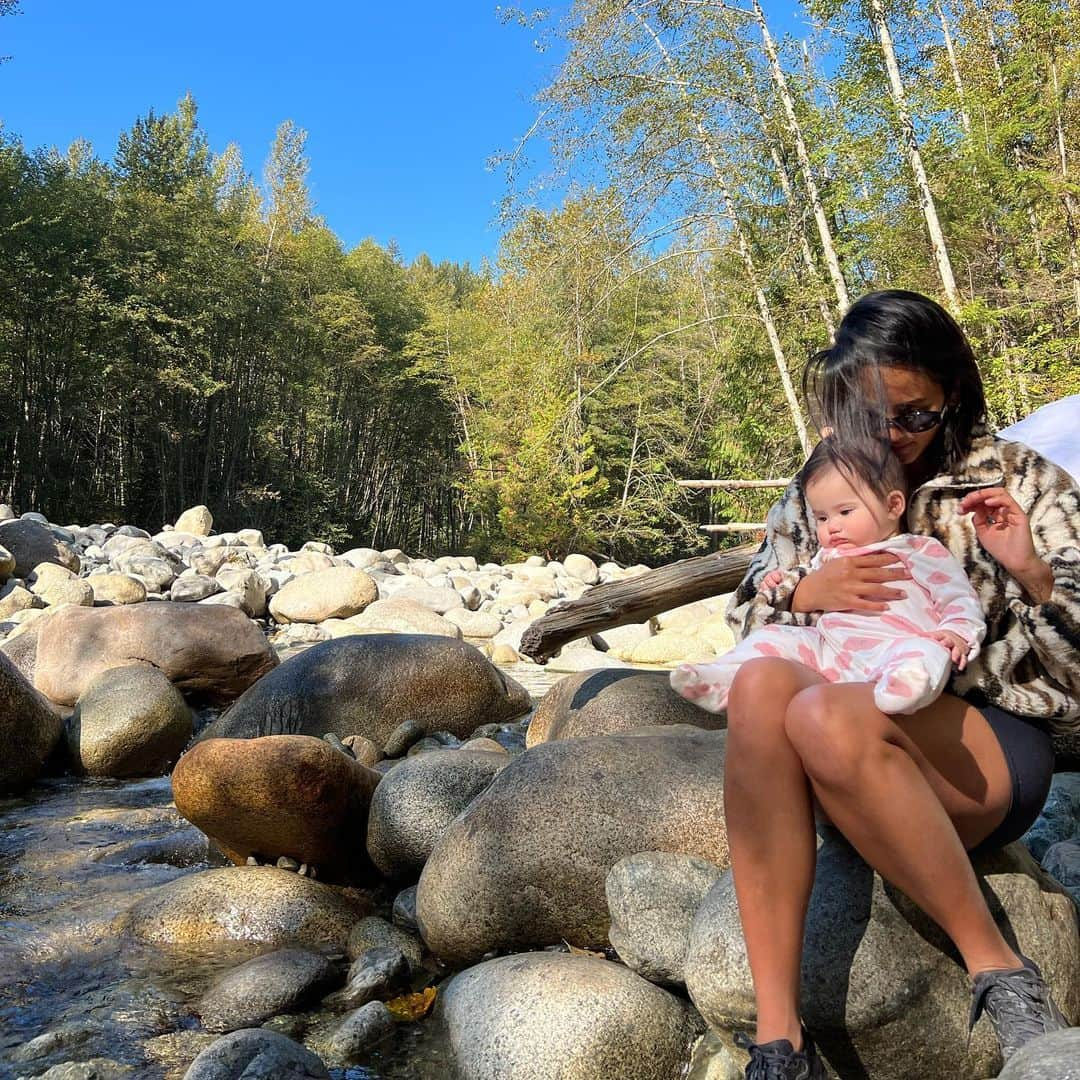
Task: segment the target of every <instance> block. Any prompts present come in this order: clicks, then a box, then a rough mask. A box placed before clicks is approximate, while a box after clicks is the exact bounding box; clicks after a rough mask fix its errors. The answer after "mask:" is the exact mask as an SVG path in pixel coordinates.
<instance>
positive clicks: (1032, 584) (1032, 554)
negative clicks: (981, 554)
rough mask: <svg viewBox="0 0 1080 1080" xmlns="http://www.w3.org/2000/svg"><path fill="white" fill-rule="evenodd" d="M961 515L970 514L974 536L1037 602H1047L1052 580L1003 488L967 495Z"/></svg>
mask: <svg viewBox="0 0 1080 1080" xmlns="http://www.w3.org/2000/svg"><path fill="white" fill-rule="evenodd" d="M960 510H961V512H962V513H965V514H971V523H972V524H973V525H974V526H975V536H976V539H978V541H979V543H980V544H981V545H982V546H983V548H984V549H985V550H986V551H987V552H988V553H989V554H990V555H992V556H993V557H994V559H996V560H997V561H998V562H999V563H1000V564H1001V566H1002V567H1003V568H1004V569H1005V570H1007V571H1008V572H1009V574H1010V575H1011V576H1012V577H1014V578H1015V579H1016V580H1017V581H1018V582H1019V583H1020V584H1021V585H1022V586H1023V587H1024V590H1025V591H1026V592H1027V593H1028V595H1029V596H1030V597H1031V598H1032V599H1033V600H1034V601H1035V602H1036V603H1042V602H1044V601H1046V600H1049V599H1050V593H1051V590H1052V589H1053V587H1054V577H1053V574H1052V573H1051V571H1050V567H1049V566H1047V565H1046V563H1044V562H1043V561H1042V559H1040V558H1039V556H1038V554H1037V553H1036V551H1035V541H1034V540H1033V539H1032V536H1031V523H1030V522H1029V521H1028V516H1027V514H1025V513H1024V511H1023V510H1021V509H1020V505H1019V503H1017V501H1016V500H1015V499H1014V498H1013V497H1012V496H1011V495H1010V494H1009V493H1008V492H1007V491H1006V490H1005V489H1004V488H999V487H996V488H983V489H981V490H980V491H972V492H969V493H968V494H967V495H965V496H964V498H963V499H962V500H961V501H960Z"/></svg>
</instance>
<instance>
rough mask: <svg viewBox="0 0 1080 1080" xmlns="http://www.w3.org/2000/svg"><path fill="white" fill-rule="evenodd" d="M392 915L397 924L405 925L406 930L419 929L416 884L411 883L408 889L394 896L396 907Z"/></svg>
mask: <svg viewBox="0 0 1080 1080" xmlns="http://www.w3.org/2000/svg"><path fill="white" fill-rule="evenodd" d="M390 917H391V918H392V919H393V920H394V925H395V926H401V927H404V928H405V929H406V930H418V929H419V925H418V924H417V921H416V886H415V885H410V886H409V887H408V888H407V889H402V890H401V892H399V893H398V894H397V896H395V897H394V907H393V909H392V911H391V915H390Z"/></svg>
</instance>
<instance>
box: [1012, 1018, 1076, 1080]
mask: <svg viewBox="0 0 1080 1080" xmlns="http://www.w3.org/2000/svg"><path fill="white" fill-rule="evenodd" d="M998 1080H1080V1028H1076V1027H1072V1028H1068V1029H1067V1030H1065V1031H1052V1032H1050V1034H1049V1035H1043V1036H1042V1037H1041V1038H1039V1039H1033V1040H1032V1041H1031V1042H1029V1043H1028V1044H1027V1046H1024V1047H1021V1048H1020V1049H1019V1050H1018V1051H1017V1052H1016V1053H1015V1054H1013V1056H1012V1057H1011V1058H1009V1062H1008V1064H1007V1065H1006V1066H1005V1068H1004V1069H1002V1070H1001V1072H1000V1073H999V1074H998Z"/></svg>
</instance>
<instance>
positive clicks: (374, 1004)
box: [330, 1001, 395, 1062]
mask: <svg viewBox="0 0 1080 1080" xmlns="http://www.w3.org/2000/svg"><path fill="white" fill-rule="evenodd" d="M394 1025H395V1020H394V1014H393V1013H391V1012H390V1010H389V1009H388V1008H387V1007H386V1006H385V1005H384V1004H383V1003H382V1002H381V1001H369V1002H368V1003H367V1004H366V1005H362V1006H361V1007H360V1008H359V1009H355V1010H354V1011H353V1012H351V1013H349V1014H348V1016H346V1017H345V1019H344V1020H342V1021H341V1023H340V1024H339V1025H338V1027H337V1028H336V1030H335V1031H334V1033H333V1035H332V1036H331V1037H330V1052H331V1054H332V1055H333V1056H334V1058H335V1059H337V1060H339V1061H346V1062H348V1061H352V1060H354V1059H355V1058H358V1057H360V1056H362V1055H364V1054H366V1053H367V1052H368V1051H369V1050H370V1049H371V1048H372V1047H373V1046H377V1045H378V1044H379V1043H381V1042H383V1041H384V1040H386V1039H388V1038H389V1037H390V1036H391V1035H393V1033H394Z"/></svg>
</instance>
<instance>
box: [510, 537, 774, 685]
mask: <svg viewBox="0 0 1080 1080" xmlns="http://www.w3.org/2000/svg"><path fill="white" fill-rule="evenodd" d="M756 550H757V548H756V547H740V548H736V549H735V550H733V551H725V552H723V553H722V554H714V555H699V556H698V557H697V558H695V559H683V561H682V562H676V563H669V564H668V565H667V566H661V567H659V568H657V569H656V570H650V571H649V572H648V573H647V574H641V575H640V576H638V577H635V578H630V579H629V580H628V581H609V582H608V583H607V584H606V585H597V586H596V588H594V589H590V590H589V591H588V592H587V593H586V594H585V595H584V596H582V597H581V598H580V599H579V600H571V601H569V602H567V603H563V604H559V605H558V606H557V607H555V608H552V610H551V611H549V612H548V613H547V614H546V615H544V616H542V617H541V618H539V619H537V620H536V622H534V623H533V624H532V626H530V627H529V628H528V629H527V630H526V631H525V633H524V634H523V635H522V637H521V649H520V652H521V653H522V654H523V655H524V656H527V657H528V658H529V659H530V660H534V661H535V662H536V663H538V664H543V663H546V662H547V660H548V659H549V658H550V657H552V656H554V655H555V654H556V653H557V652H558V651H559V650H560V649H561V648H562V647H563V646H564V645H565V644H566V643H567V642H568V641H573V640H574V639H575V638H579V637H585V636H586V635H587V634H595V633H598V632H599V631H601V630H610V629H611V628H612V627H613V626H623V625H625V624H626V623H633V622H644V621H645V620H646V619H648V618H651V617H652V616H653V615H656V614H658V613H659V612H661V611H670V610H671V609H672V608H677V607H681V606H682V605H683V604H691V603H693V602H694V601H695V600H704V599H705V597H707V596H716V595H717V594H719V593H727V592H731V591H733V590H734V589H735V587H736V586H737V585H738V584H739V582H740V581H742V579H743V577H744V576H745V574H746V569H747V567H748V566H749V565H750V559H751V557H752V556H753V554H754V552H755V551H756Z"/></svg>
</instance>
